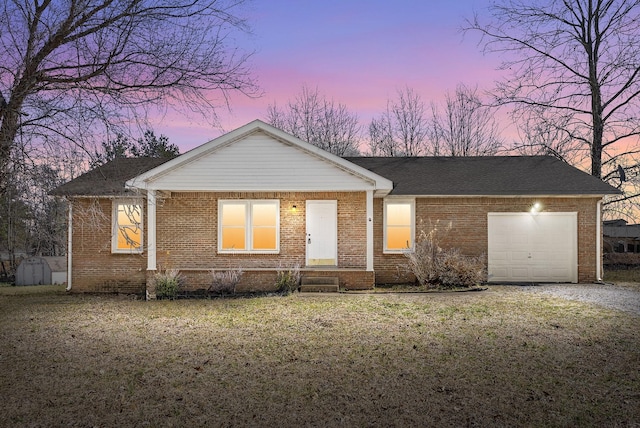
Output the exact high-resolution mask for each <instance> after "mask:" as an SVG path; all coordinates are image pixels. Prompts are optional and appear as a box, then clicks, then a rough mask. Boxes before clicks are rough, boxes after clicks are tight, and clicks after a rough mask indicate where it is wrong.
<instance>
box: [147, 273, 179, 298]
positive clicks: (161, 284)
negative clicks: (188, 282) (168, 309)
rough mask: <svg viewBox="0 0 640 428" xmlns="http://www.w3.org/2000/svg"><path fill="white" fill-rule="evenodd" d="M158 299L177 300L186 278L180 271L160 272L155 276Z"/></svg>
mask: <svg viewBox="0 0 640 428" xmlns="http://www.w3.org/2000/svg"><path fill="white" fill-rule="evenodd" d="M154 281H155V284H156V297H157V298H158V299H171V300H173V299H175V298H176V297H177V296H178V292H179V291H180V288H181V287H182V285H183V283H184V277H183V276H182V275H181V274H180V271H179V270H178V269H166V270H164V271H163V270H160V271H158V272H157V273H156V274H155V277H154Z"/></svg>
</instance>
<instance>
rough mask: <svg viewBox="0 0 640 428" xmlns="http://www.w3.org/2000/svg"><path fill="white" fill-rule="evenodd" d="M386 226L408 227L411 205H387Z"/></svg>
mask: <svg viewBox="0 0 640 428" xmlns="http://www.w3.org/2000/svg"><path fill="white" fill-rule="evenodd" d="M387 225H388V226H410V225H411V204H387Z"/></svg>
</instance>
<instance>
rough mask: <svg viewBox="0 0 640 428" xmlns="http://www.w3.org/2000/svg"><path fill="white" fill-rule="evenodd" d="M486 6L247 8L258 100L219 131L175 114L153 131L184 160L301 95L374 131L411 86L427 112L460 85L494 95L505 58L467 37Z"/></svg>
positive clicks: (224, 117)
mask: <svg viewBox="0 0 640 428" xmlns="http://www.w3.org/2000/svg"><path fill="white" fill-rule="evenodd" d="M488 5H489V1H488V0H455V1H452V0H426V1H425V0H421V1H419V0H396V1H392V2H390V1H380V0H375V1H366V0H343V1H340V0H330V1H314V0H305V1H293V0H291V1H284V0H279V1H269V0H254V1H252V2H249V3H248V4H247V6H245V12H243V13H244V16H247V17H248V19H249V24H250V26H251V28H252V31H253V34H251V35H249V36H240V37H242V38H239V39H238V44H239V46H240V47H242V48H244V49H246V50H247V51H255V54H254V56H253V57H252V59H251V66H252V68H253V70H254V76H255V78H256V79H257V81H258V84H259V85H260V88H261V89H262V92H263V95H262V97H260V98H256V99H251V98H247V97H245V96H240V95H238V96H234V97H233V98H232V99H231V109H232V110H231V111H230V112H229V111H227V110H226V108H221V109H220V110H219V111H218V114H219V120H220V127H217V128H213V127H211V126H210V125H208V124H206V123H205V121H204V120H203V119H201V118H197V117H193V118H189V117H185V116H183V115H180V114H177V113H172V112H169V113H168V114H167V115H166V116H165V117H164V118H163V119H162V120H161V121H160V123H156V124H153V127H154V130H155V132H156V134H164V135H166V136H167V137H169V140H170V141H171V142H172V143H175V144H177V145H178V146H179V147H180V149H181V151H182V152H184V151H187V150H189V149H191V148H193V147H195V146H197V145H200V144H203V143H205V142H206V141H208V140H211V139H213V138H215V137H217V136H219V135H221V134H222V133H224V132H226V131H230V130H232V129H235V128H237V127H239V126H242V125H244V124H246V123H248V122H250V121H252V120H254V119H262V120H264V119H265V117H266V112H267V106H268V105H269V104H272V103H274V102H276V103H277V104H278V105H281V106H284V105H285V104H286V102H287V100H289V99H292V98H294V97H295V96H296V95H297V94H298V93H300V91H301V89H302V86H303V85H307V86H308V87H310V88H316V87H317V88H318V90H319V92H320V93H321V94H322V95H325V96H326V97H328V98H333V99H334V100H335V101H336V102H339V103H342V104H345V105H347V107H348V108H349V110H350V111H351V112H353V113H356V114H357V115H358V117H359V120H360V124H361V125H362V126H363V127H366V126H367V125H368V123H369V121H370V120H371V118H373V117H374V116H376V115H378V114H380V113H381V112H382V111H383V110H384V108H385V106H386V103H387V100H388V99H389V98H393V97H395V94H396V91H397V90H398V89H400V88H403V87H405V86H409V87H411V88H413V89H414V90H416V91H417V92H418V93H419V94H420V95H421V96H422V99H423V100H424V101H425V102H426V103H427V104H429V103H430V102H431V101H434V102H440V101H442V100H443V98H444V96H445V93H446V92H447V91H450V92H453V91H454V90H455V87H456V85H457V84H458V83H465V84H467V85H469V86H475V85H477V86H478V88H479V89H480V90H484V89H491V87H492V86H493V83H494V81H495V80H496V79H498V78H499V77H500V76H501V74H500V72H499V71H496V68H497V66H498V65H499V61H500V58H499V57H497V56H495V55H492V56H483V54H482V52H481V49H480V47H479V46H478V40H479V36H478V35H477V34H466V35H464V34H462V32H461V31H460V29H461V27H462V26H463V24H464V19H465V18H471V17H472V16H473V14H474V12H477V13H479V14H481V15H482V14H485V13H486V10H485V9H486V7H487V6H488Z"/></svg>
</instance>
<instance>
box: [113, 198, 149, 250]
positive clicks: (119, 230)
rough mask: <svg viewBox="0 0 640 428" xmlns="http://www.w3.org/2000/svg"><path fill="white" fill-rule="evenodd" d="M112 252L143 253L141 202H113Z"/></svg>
mask: <svg viewBox="0 0 640 428" xmlns="http://www.w3.org/2000/svg"><path fill="white" fill-rule="evenodd" d="M111 252H112V253H141V252H142V204H141V203H140V202H138V201H114V202H113V234H112V242H111Z"/></svg>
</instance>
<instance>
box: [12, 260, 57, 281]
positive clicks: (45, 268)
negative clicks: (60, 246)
mask: <svg viewBox="0 0 640 428" xmlns="http://www.w3.org/2000/svg"><path fill="white" fill-rule="evenodd" d="M66 282H67V258H66V257H35V256H34V257H29V258H27V259H24V260H23V261H22V263H20V265H19V266H18V269H17V270H16V285H47V284H64V283H66Z"/></svg>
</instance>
